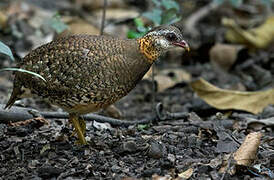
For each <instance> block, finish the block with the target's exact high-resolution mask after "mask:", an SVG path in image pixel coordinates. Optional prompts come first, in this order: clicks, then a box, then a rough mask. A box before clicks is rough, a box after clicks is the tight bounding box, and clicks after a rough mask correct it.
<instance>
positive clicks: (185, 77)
mask: <svg viewBox="0 0 274 180" xmlns="http://www.w3.org/2000/svg"><path fill="white" fill-rule="evenodd" d="M151 75H152V71H151V69H150V70H149V71H148V72H147V74H146V75H145V77H144V78H143V79H150V78H151ZM154 79H155V81H156V82H157V91H158V92H163V91H164V90H166V89H168V88H171V87H173V86H175V85H176V84H178V83H180V82H190V81H191V75H190V74H189V73H188V72H186V71H185V70H183V69H179V68H178V69H174V68H170V69H164V70H161V71H159V72H157V75H155V77H154Z"/></svg>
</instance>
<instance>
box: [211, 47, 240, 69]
mask: <svg viewBox="0 0 274 180" xmlns="http://www.w3.org/2000/svg"><path fill="white" fill-rule="evenodd" d="M242 48H243V46H240V45H230V44H215V45H214V46H213V47H212V48H211V49H210V51H209V56H210V62H211V64H212V65H213V66H215V67H217V68H220V69H222V70H224V71H228V70H229V69H230V68H231V66H232V65H233V64H234V63H235V61H236V60H237V56H238V52H239V50H241V49H242Z"/></svg>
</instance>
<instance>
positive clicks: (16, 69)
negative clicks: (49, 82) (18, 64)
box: [0, 68, 46, 82]
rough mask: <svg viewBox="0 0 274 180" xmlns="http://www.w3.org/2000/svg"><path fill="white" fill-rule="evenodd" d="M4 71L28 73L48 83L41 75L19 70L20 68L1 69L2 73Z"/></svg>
mask: <svg viewBox="0 0 274 180" xmlns="http://www.w3.org/2000/svg"><path fill="white" fill-rule="evenodd" d="M3 71H19V72H23V73H28V74H31V75H33V76H37V77H38V78H40V79H42V80H43V81H45V82H46V80H45V78H43V77H42V76H41V75H40V74H37V73H35V72H32V71H28V70H25V69H19V68H3V69H0V72H3Z"/></svg>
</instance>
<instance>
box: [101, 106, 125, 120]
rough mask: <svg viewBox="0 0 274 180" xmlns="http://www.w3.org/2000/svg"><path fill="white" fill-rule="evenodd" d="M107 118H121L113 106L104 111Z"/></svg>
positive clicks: (120, 113) (119, 112)
mask: <svg viewBox="0 0 274 180" xmlns="http://www.w3.org/2000/svg"><path fill="white" fill-rule="evenodd" d="M104 111H105V112H106V114H107V115H108V116H109V117H112V118H116V119H121V118H122V117H123V115H122V112H121V111H120V110H119V109H118V108H117V107H116V106H114V105H113V104H112V105H110V106H108V107H107V108H105V109H104Z"/></svg>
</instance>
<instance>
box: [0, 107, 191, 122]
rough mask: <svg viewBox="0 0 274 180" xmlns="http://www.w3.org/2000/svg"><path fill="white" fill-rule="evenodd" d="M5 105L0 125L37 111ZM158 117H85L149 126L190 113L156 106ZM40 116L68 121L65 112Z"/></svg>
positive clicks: (181, 117)
mask: <svg viewBox="0 0 274 180" xmlns="http://www.w3.org/2000/svg"><path fill="white" fill-rule="evenodd" d="M3 107H4V105H1V104H0V123H5V124H9V123H10V122H17V121H23V120H27V119H32V118H33V115H32V114H31V113H30V112H32V113H33V111H36V110H33V109H29V108H22V107H16V106H14V107H12V108H11V109H9V110H4V109H3ZM155 108H156V112H157V113H156V115H154V116H152V117H150V118H146V119H142V120H137V121H129V120H119V119H115V118H110V117H105V116H101V115H98V114H87V115H83V118H84V119H85V120H86V121H94V120H95V121H98V122H102V123H105V122H107V123H109V124H111V125H114V126H130V125H135V124H148V123H151V122H155V121H167V120H176V119H186V118H187V116H188V113H185V112H183V113H170V112H164V110H163V106H162V104H157V105H156V107H155ZM40 115H41V116H42V117H44V118H46V119H68V113H65V112H40Z"/></svg>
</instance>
